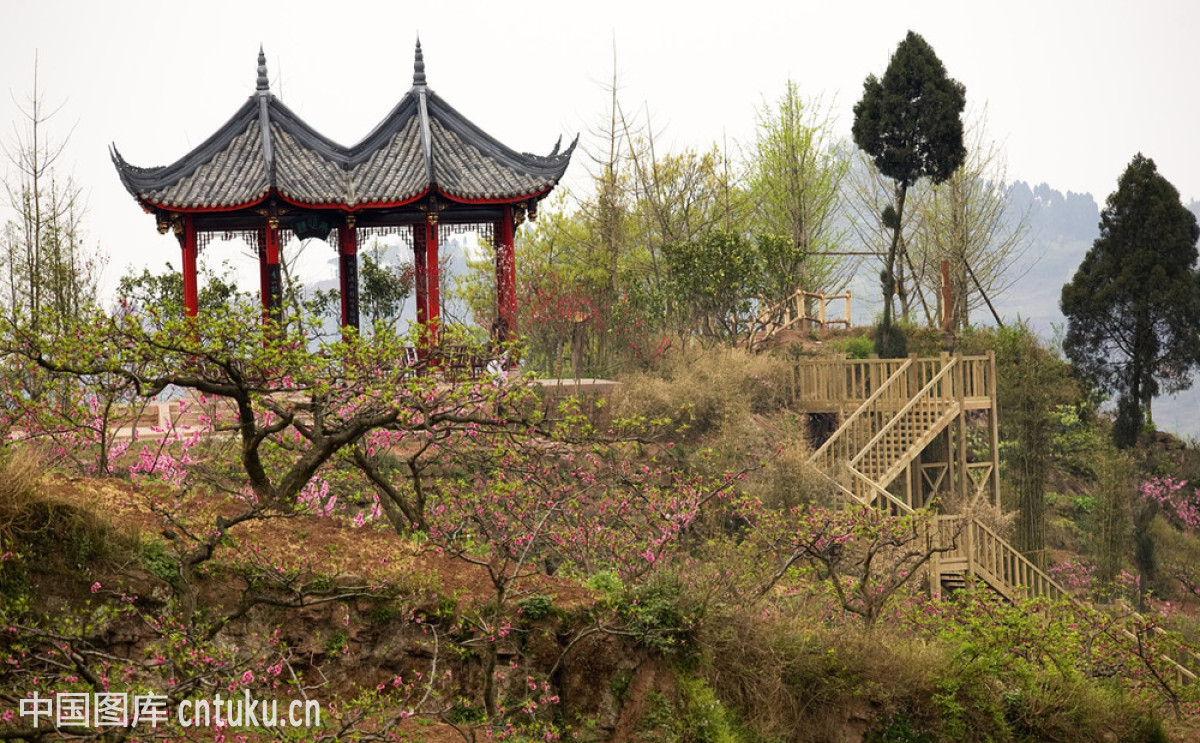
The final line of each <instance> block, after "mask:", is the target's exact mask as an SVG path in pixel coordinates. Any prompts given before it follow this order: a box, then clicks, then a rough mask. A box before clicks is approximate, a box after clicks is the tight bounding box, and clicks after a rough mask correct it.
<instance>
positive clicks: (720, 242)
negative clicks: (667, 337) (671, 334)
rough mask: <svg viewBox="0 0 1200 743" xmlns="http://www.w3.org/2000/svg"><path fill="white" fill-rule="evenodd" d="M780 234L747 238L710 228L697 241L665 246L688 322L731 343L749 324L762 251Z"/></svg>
mask: <svg viewBox="0 0 1200 743" xmlns="http://www.w3.org/2000/svg"><path fill="white" fill-rule="evenodd" d="M779 243H780V239H779V238H775V237H771V236H765V235H763V236H757V237H756V238H755V239H753V240H751V239H750V238H748V237H746V236H745V235H743V234H741V233H738V232H727V231H710V232H707V233H705V234H703V235H702V236H701V237H699V238H698V239H696V240H692V241H689V242H685V243H670V244H667V245H665V246H663V256H664V258H665V259H666V266H667V269H668V271H669V272H670V284H671V287H672V290H673V293H674V295H675V299H676V301H677V302H678V303H679V307H680V310H681V312H682V313H683V315H684V316H685V317H686V318H687V325H688V327H690V328H692V329H693V331H694V332H696V333H697V334H699V335H701V336H706V337H710V338H715V339H717V340H720V341H724V342H726V343H730V344H732V343H733V342H734V341H736V340H737V339H738V338H739V337H741V336H742V335H743V334H744V333H745V332H746V329H747V322H748V321H749V320H750V319H751V318H750V311H751V301H752V299H753V298H754V297H755V296H757V295H758V294H759V293H760V291H761V289H762V288H763V278H764V271H763V266H764V261H763V254H764V253H766V252H770V251H772V250H778V246H779Z"/></svg>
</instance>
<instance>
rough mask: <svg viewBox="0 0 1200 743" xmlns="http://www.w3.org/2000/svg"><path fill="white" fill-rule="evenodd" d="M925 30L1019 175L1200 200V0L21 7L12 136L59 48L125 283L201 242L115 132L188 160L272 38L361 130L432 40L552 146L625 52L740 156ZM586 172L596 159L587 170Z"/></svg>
mask: <svg viewBox="0 0 1200 743" xmlns="http://www.w3.org/2000/svg"><path fill="white" fill-rule="evenodd" d="M910 28H911V29H913V30H915V31H917V32H919V33H921V34H922V35H923V36H924V37H925V38H926V39H927V40H928V41H929V42H930V43H931V44H932V45H933V47H934V49H935V50H936V51H937V53H938V55H939V56H940V57H941V59H942V61H943V63H944V64H945V65H946V68H947V70H948V71H949V73H950V75H951V76H952V77H954V78H956V79H958V80H959V81H961V82H962V83H963V84H965V85H966V88H967V98H968V107H969V108H975V107H978V106H980V105H981V104H984V103H986V104H987V108H988V116H989V119H988V128H989V131H990V132H991V135H992V136H993V137H994V138H995V139H997V140H999V141H1000V142H1001V143H1002V144H1003V145H1004V149H1005V152H1006V154H1007V158H1008V166H1009V169H1008V171H1009V177H1010V178H1011V179H1024V180H1027V181H1030V182H1031V183H1032V184H1034V185H1036V184H1037V183H1040V182H1042V181H1045V182H1047V183H1049V184H1050V185H1051V186H1053V187H1055V188H1057V189H1059V190H1062V191H1067V190H1072V191H1077V192H1084V191H1086V192H1091V193H1092V194H1093V196H1095V197H1096V200H1097V202H1099V203H1101V204H1102V203H1103V200H1104V198H1105V197H1106V196H1107V195H1108V194H1109V193H1110V192H1111V191H1112V190H1113V189H1114V188H1115V185H1116V180H1117V177H1118V176H1119V175H1120V173H1121V172H1122V171H1123V170H1124V168H1125V166H1126V165H1127V164H1128V162H1129V160H1130V159H1131V158H1132V156H1133V155H1134V153H1136V152H1138V151H1141V152H1143V153H1144V154H1146V155H1147V156H1149V157H1151V158H1153V159H1154V160H1155V161H1156V163H1157V164H1158V167H1159V170H1160V172H1162V173H1163V174H1164V175H1165V176H1166V177H1167V178H1168V179H1169V180H1170V181H1171V182H1172V183H1174V184H1175V185H1176V187H1177V188H1179V190H1180V192H1181V194H1182V196H1183V198H1184V200H1185V202H1186V201H1188V200H1190V199H1196V198H1200V147H1198V146H1197V143H1196V141H1195V139H1194V138H1195V135H1196V132H1197V131H1198V130H1200V96H1197V94H1196V92H1195V89H1196V84H1197V82H1196V80H1197V73H1198V71H1200V43H1197V41H1196V35H1197V32H1200V3H1195V2H1193V1H1192V0H1144V1H1143V2H1139V3H1132V2H1126V1H1121V2H1116V1H1106V0H1087V1H1086V2H1085V1H1075V0H1071V1H1069V2H1056V1H1055V0H1040V2H1029V1H1027V0H1012V1H1010V2H1005V3H989V4H988V5H987V7H986V9H985V7H984V5H983V4H982V3H978V2H964V1H963V0H955V1H945V2H935V1H932V0H931V1H928V2H903V1H900V0H893V1H892V2H863V1H861V0H845V1H843V2H838V3H833V2H821V3H815V2H801V1H798V0H788V1H787V2H783V1H778V2H760V1H759V0H741V2H735V3H731V2H721V3H717V2H710V1H708V0H701V1H693V2H687V3H682V2H681V3H656V2H652V0H640V2H628V1H627V0H606V1H605V2H589V3H587V4H586V5H585V4H582V3H575V2H566V1H560V2H541V1H540V0H532V1H527V2H515V3H514V2H468V1H466V0H454V1H453V2H422V3H415V2H409V1H407V0H392V1H391V2H378V3H367V2H361V3H360V2H350V1H349V0H343V1H342V2H328V1H326V2H307V1H306V0H292V1H291V2H287V3H282V2H267V1H266V0H262V1H260V2H253V1H249V2H224V1H219V2H208V1H206V2H189V3H170V2H164V1H163V0H159V1H158V2H152V3H151V2H146V3H134V2H95V1H94V0H93V1H89V2H61V1H60V2H54V1H53V0H0V83H3V87H4V88H5V89H6V90H5V91H3V94H2V95H0V125H2V126H3V127H4V129H3V130H0V131H2V132H3V134H4V135H5V136H4V138H5V140H6V142H11V139H12V136H13V134H14V129H13V124H16V123H18V122H19V112H18V110H17V108H16V105H15V103H14V99H16V101H18V102H20V101H23V100H24V99H25V98H26V97H27V96H28V94H29V93H30V92H31V89H32V79H33V61H34V54H35V52H36V53H37V54H38V57H39V60H40V62H39V66H40V86H41V89H42V91H43V92H44V94H45V96H46V99H47V101H48V102H51V103H56V104H57V103H63V104H64V105H63V107H62V109H61V112H60V113H59V114H58V116H57V118H56V119H55V120H54V121H53V122H52V132H53V135H54V136H55V137H57V138H59V139H61V138H62V137H64V136H65V135H66V134H67V133H68V132H69V131H71V139H70V144H69V149H68V151H67V153H66V159H65V161H64V164H65V165H66V166H67V167H68V168H69V169H70V171H71V172H72V173H73V175H74V176H75V178H76V180H77V181H78V182H79V183H80V184H81V185H83V187H84V188H85V190H86V193H87V196H88V203H89V213H88V217H87V230H88V234H89V237H90V238H91V240H92V241H93V242H98V243H99V244H100V246H101V248H102V250H103V251H104V252H106V253H108V254H109V256H110V259H109V267H108V268H107V270H106V274H105V277H104V278H105V284H106V285H107V286H111V285H112V284H113V283H115V280H116V277H118V276H119V275H120V274H122V273H123V272H124V271H125V269H126V268H127V267H128V266H130V265H135V266H137V267H139V268H140V267H141V266H142V265H146V266H150V267H151V268H154V269H158V268H160V267H161V266H162V263H163V262H164V261H165V260H172V261H173V262H175V264H176V265H178V256H179V251H178V244H177V243H176V242H175V240H174V239H173V238H172V237H170V236H160V235H158V234H157V232H156V231H155V228H154V220H153V219H152V218H151V217H150V216H149V215H147V214H144V213H143V212H142V211H141V209H140V208H139V207H138V206H137V205H136V204H135V202H134V200H133V199H132V197H130V196H129V195H128V194H127V193H126V192H125V190H124V189H123V187H122V186H121V184H120V182H119V180H118V178H117V176H116V172H115V170H114V169H113V167H112V165H111V163H110V161H109V159H108V152H107V147H108V145H109V143H111V142H115V143H116V144H117V145H118V147H119V148H120V149H121V152H122V154H123V155H124V156H125V157H126V159H128V160H129V161H130V162H132V163H134V164H138V165H144V166H152V165H165V164H168V163H170V162H173V161H175V160H176V159H178V158H179V157H180V156H182V155H183V154H184V153H185V152H187V151H188V150H189V149H191V148H192V147H194V146H196V145H197V144H199V143H200V142H201V141H203V140H204V139H205V138H206V137H207V136H208V135H210V134H211V133H212V132H213V131H215V130H216V129H217V128H218V127H219V126H220V125H221V124H222V123H224V122H225V120H226V119H228V117H229V116H230V115H232V114H233V112H234V111H235V110H236V109H237V107H238V106H239V105H241V103H242V102H243V101H244V100H245V98H246V96H248V95H250V94H251V93H252V92H253V89H254V83H255V67H256V56H257V53H258V47H259V44H260V43H262V44H263V45H264V47H265V49H266V53H267V63H268V68H269V73H270V78H271V85H272V90H273V91H274V92H275V94H276V95H281V94H282V95H281V97H282V98H283V100H284V102H285V103H287V104H288V105H289V106H290V107H291V108H292V109H293V110H295V111H296V112H297V113H299V114H300V115H301V116H302V117H304V118H305V119H306V120H307V121H308V122H309V123H310V124H312V125H313V126H314V127H316V128H317V129H318V130H319V131H321V132H323V133H324V134H326V135H327V136H329V137H331V138H333V139H334V140H336V141H339V142H342V143H344V144H352V143H354V142H357V141H358V140H359V139H360V138H362V137H363V136H364V135H366V133H367V132H368V131H369V130H370V129H371V128H372V127H373V126H374V125H375V124H376V123H377V122H378V121H379V120H380V119H381V118H382V117H383V116H384V114H386V112H387V111H388V110H390V109H391V107H392V106H393V105H394V104H395V103H396V101H397V100H398V99H399V98H400V96H401V95H403V94H404V92H405V91H406V90H407V89H408V88H409V87H410V86H411V83H412V56H413V42H414V39H415V37H416V35H417V34H418V33H420V36H421V41H422V45H423V47H424V52H425V60H426V71H427V74H428V79H429V85H430V87H431V88H432V89H434V90H436V91H437V92H438V93H439V94H440V95H441V96H442V97H443V98H444V99H446V100H447V101H449V102H450V103H451V105H453V106H455V107H456V108H458V109H459V110H460V111H462V112H463V113H464V114H465V115H466V116H468V117H469V118H471V119H473V120H474V121H475V122H476V123H477V124H479V125H480V126H482V127H483V128H484V129H485V130H486V131H488V132H489V133H491V134H492V135H494V136H496V137H497V138H498V139H500V140H501V141H503V142H505V143H506V144H508V145H510V146H512V147H514V148H516V149H519V150H525V151H531V152H535V153H539V154H544V153H546V152H548V151H549V150H550V148H551V147H552V146H553V144H554V141H555V139H557V138H558V136H559V135H560V134H561V135H563V136H564V140H565V141H569V140H570V138H571V137H573V136H574V134H575V133H576V132H583V134H584V143H585V144H586V140H587V137H588V131H589V129H591V128H593V127H594V125H596V124H597V123H598V122H599V121H600V119H601V118H602V116H603V112H604V110H605V106H606V104H607V93H606V92H605V89H604V87H605V84H606V83H607V81H608V80H609V79H610V78H611V76H612V70H613V60H614V48H615V57H616V65H617V69H618V72H619V79H620V84H621V98H622V101H623V104H624V105H625V106H626V107H627V108H629V109H636V108H643V109H644V110H648V111H649V112H651V114H652V116H653V120H654V122H655V125H656V128H658V129H659V130H660V131H662V133H663V137H662V139H661V140H660V142H661V143H662V144H664V145H666V146H667V147H668V148H671V149H679V148H682V147H685V146H694V147H698V148H705V147H708V146H711V145H712V144H713V143H714V142H716V143H719V142H721V141H722V139H723V138H724V139H725V140H726V141H727V142H728V143H729V145H730V147H731V149H733V148H734V147H735V145H736V144H737V143H739V142H744V141H746V140H748V139H749V138H750V137H751V136H752V135H753V129H754V115H755V109H756V107H757V106H759V105H761V104H762V102H763V101H764V100H765V99H774V98H776V97H777V96H778V95H779V94H780V93H781V92H782V90H783V87H784V83H785V81H786V80H787V79H788V78H789V77H791V78H793V79H795V80H797V81H798V83H799V84H800V86H801V91H802V92H803V93H804V94H805V95H806V96H817V95H821V96H824V98H825V100H826V101H832V102H833V104H834V112H835V114H836V118H837V129H838V132H839V133H840V134H841V135H843V136H845V137H846V138H849V131H850V125H851V121H852V114H851V109H852V107H853V105H854V103H855V102H856V101H857V100H858V98H859V97H860V95H861V91H862V81H863V79H864V78H865V77H866V76H867V74H869V73H875V74H877V75H878V74H882V72H883V70H884V68H885V67H886V66H887V62H888V58H889V56H890V55H891V53H892V51H893V50H894V49H895V47H896V44H897V43H899V41H900V40H901V39H902V38H903V36H904V34H905V33H906V31H907V30H908V29H910ZM72 128H73V131H72ZM585 167H586V158H585V157H582V156H578V155H577V156H576V160H575V162H574V163H573V164H572V166H571V170H570V171H569V172H568V182H570V181H572V180H576V179H581V178H582V177H583V176H584V175H585ZM214 247H215V246H214ZM231 255H232V253H230V255H228V256H225V255H217V256H215V257H216V258H217V259H220V258H222V257H231Z"/></svg>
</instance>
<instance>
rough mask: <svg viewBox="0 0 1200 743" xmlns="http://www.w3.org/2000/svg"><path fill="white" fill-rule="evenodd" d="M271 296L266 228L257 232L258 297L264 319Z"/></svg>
mask: <svg viewBox="0 0 1200 743" xmlns="http://www.w3.org/2000/svg"><path fill="white" fill-rule="evenodd" d="M270 296H271V277H270V276H269V275H268V273H267V228H266V227H264V228H262V229H260V230H259V231H258V297H259V301H261V302H262V306H263V317H266V314H267V307H268V306H269V301H270Z"/></svg>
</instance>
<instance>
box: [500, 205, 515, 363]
mask: <svg viewBox="0 0 1200 743" xmlns="http://www.w3.org/2000/svg"><path fill="white" fill-rule="evenodd" d="M495 229H496V319H497V325H498V334H499V335H501V336H502V337H501V338H499V340H500V341H507V340H512V339H513V338H515V337H516V334H517V257H516V249H515V247H514V239H515V231H516V222H515V215H514V212H513V207H512V205H511V204H505V205H504V214H503V216H502V217H501V218H500V221H499V222H497V223H496V228H495Z"/></svg>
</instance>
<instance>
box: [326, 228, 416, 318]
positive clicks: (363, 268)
mask: <svg viewBox="0 0 1200 743" xmlns="http://www.w3.org/2000/svg"><path fill="white" fill-rule="evenodd" d="M359 259H360V264H359V271H358V303H359V304H358V306H359V312H360V322H361V325H362V327H363V329H364V330H373V329H374V328H375V327H376V325H378V324H380V323H382V324H383V325H386V326H388V327H395V325H396V323H397V322H398V321H399V320H400V313H401V312H402V311H403V309H404V303H405V301H407V299H408V298H409V297H410V296H411V295H412V292H413V287H414V286H415V282H416V279H415V274H414V273H413V267H412V264H411V263H400V264H395V265H389V264H388V263H387V262H386V256H385V252H384V248H383V247H381V246H379V245H378V244H376V245H373V246H372V247H371V248H370V249H368V250H365V251H362V252H360V253H359ZM310 309H311V311H312V312H313V313H315V314H317V315H322V316H325V317H328V318H330V319H332V320H334V321H335V322H340V321H341V316H342V314H341V290H340V289H337V288H334V289H328V290H323V291H322V290H318V291H317V292H316V294H315V295H314V296H313V298H312V300H311V302H310Z"/></svg>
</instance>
